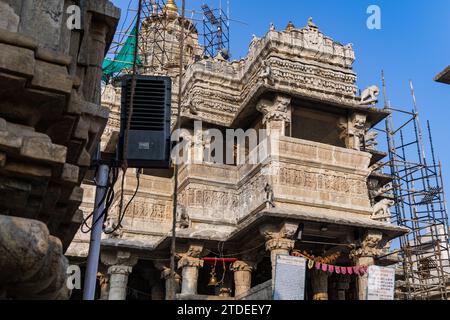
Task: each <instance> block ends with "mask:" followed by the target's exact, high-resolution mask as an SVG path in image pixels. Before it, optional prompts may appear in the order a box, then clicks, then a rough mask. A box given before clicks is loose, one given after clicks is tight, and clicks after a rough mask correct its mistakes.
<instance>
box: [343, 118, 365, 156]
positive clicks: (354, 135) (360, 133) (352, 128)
mask: <svg viewBox="0 0 450 320" xmlns="http://www.w3.org/2000/svg"><path fill="white" fill-rule="evenodd" d="M366 121H367V116H366V115H364V114H359V113H354V114H352V115H351V116H350V118H344V117H343V118H341V119H340V121H339V128H340V129H341V136H340V137H341V139H342V140H343V141H344V142H345V146H346V147H347V148H349V149H354V150H358V151H360V150H361V148H362V147H363V143H364V135H365V133H366Z"/></svg>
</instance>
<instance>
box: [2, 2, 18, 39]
mask: <svg viewBox="0 0 450 320" xmlns="http://www.w3.org/2000/svg"><path fill="white" fill-rule="evenodd" d="M19 21H20V18H19V16H18V15H17V14H16V12H15V11H14V9H13V8H12V7H10V6H9V5H8V4H7V3H5V2H0V29H6V30H9V31H13V32H17V30H18V28H19Z"/></svg>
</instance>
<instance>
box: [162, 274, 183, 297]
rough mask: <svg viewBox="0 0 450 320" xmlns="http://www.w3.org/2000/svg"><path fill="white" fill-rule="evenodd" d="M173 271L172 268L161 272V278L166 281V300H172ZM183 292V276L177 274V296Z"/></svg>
mask: <svg viewBox="0 0 450 320" xmlns="http://www.w3.org/2000/svg"><path fill="white" fill-rule="evenodd" d="M170 276H171V271H170V268H167V267H165V268H163V270H162V271H161V278H163V279H164V280H165V281H166V300H169V299H170V290H171V285H172V281H171V279H170ZM180 292H181V276H180V275H179V274H178V273H176V274H175V294H178V293H180Z"/></svg>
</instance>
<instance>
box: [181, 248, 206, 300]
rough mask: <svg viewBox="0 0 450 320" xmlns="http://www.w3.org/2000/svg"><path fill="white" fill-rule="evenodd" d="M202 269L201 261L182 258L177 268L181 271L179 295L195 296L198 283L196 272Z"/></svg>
mask: <svg viewBox="0 0 450 320" xmlns="http://www.w3.org/2000/svg"><path fill="white" fill-rule="evenodd" d="M202 267H203V260H200V259H199V258H193V257H189V256H186V257H183V258H181V260H180V261H179V262H178V268H182V269H183V273H182V283H181V294H183V295H196V294H197V283H198V270H199V268H202Z"/></svg>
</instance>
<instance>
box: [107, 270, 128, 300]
mask: <svg viewBox="0 0 450 320" xmlns="http://www.w3.org/2000/svg"><path fill="white" fill-rule="evenodd" d="M132 270H133V267H130V266H124V265H117V266H112V267H109V269H108V273H109V275H110V286H109V296H108V300H126V298H127V284H128V276H129V275H130V273H131V271H132Z"/></svg>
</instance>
